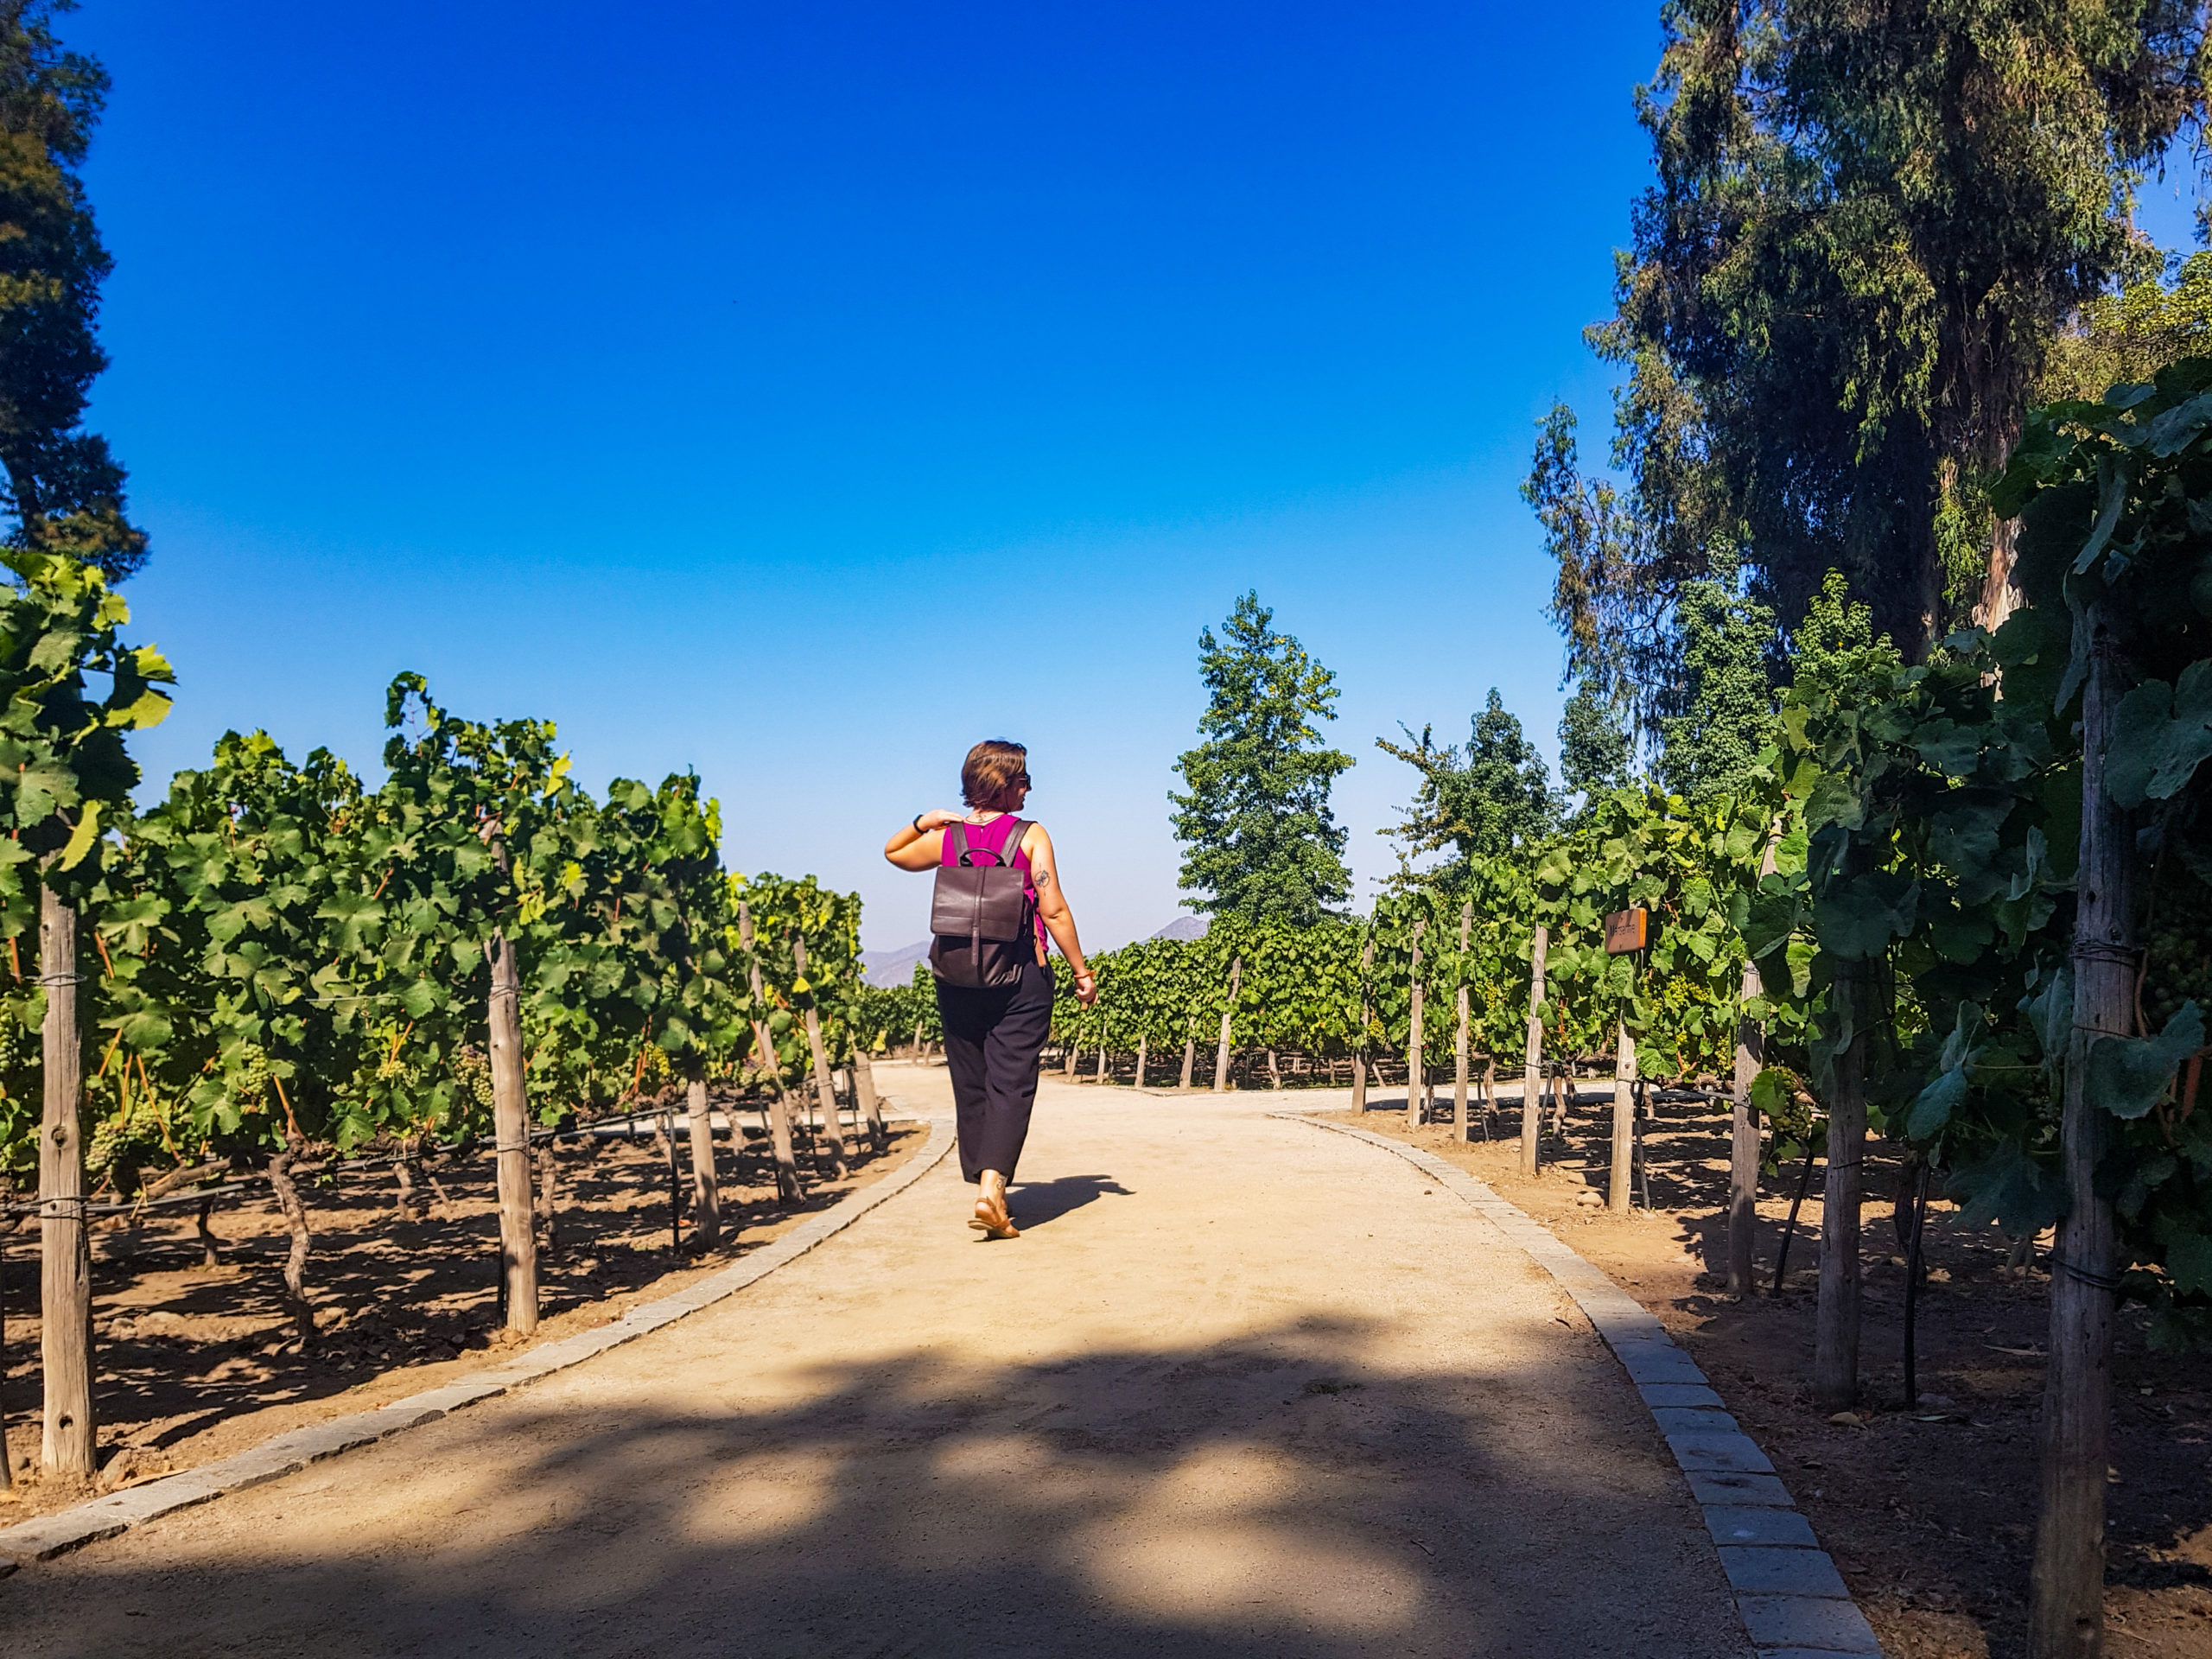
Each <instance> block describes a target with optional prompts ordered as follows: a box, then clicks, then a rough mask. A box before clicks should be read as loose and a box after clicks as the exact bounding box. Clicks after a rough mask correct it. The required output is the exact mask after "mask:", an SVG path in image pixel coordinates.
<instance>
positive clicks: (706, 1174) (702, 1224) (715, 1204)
mask: <svg viewBox="0 0 2212 1659" xmlns="http://www.w3.org/2000/svg"><path fill="white" fill-rule="evenodd" d="M683 1116H684V1117H685V1118H686V1119H687V1120H688V1121H689V1122H690V1128H691V1238H692V1242H693V1243H695V1244H696V1246H697V1247H698V1248H699V1249H702V1250H711V1249H714V1248H715V1244H716V1243H719V1242H720V1240H721V1235H722V1189H721V1178H720V1175H719V1173H718V1172H717V1171H716V1170H715V1123H714V1113H713V1109H712V1108H711V1107H710V1106H709V1104H708V1101H707V1063H706V1061H705V1060H704V1059H702V1058H700V1056H699V1055H698V1054H697V1053H696V1052H693V1053H687V1054H685V1055H684V1057H683Z"/></svg>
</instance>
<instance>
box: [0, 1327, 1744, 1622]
mask: <svg viewBox="0 0 2212 1659" xmlns="http://www.w3.org/2000/svg"><path fill="white" fill-rule="evenodd" d="M1547 1328H1548V1320H1546V1319H1543V1318H1542V1316H1541V1314H1533V1313H1532V1315H1531V1316H1530V1320H1529V1326H1528V1328H1527V1330H1525V1331H1523V1332H1520V1333H1519V1334H1518V1336H1517V1337H1516V1340H1515V1341H1514V1342H1513V1343H1511V1344H1488V1345H1485V1346H1483V1347H1481V1348H1480V1349H1478V1350H1470V1349H1466V1348H1461V1349H1459V1363H1456V1364H1455V1363H1448V1362H1446V1361H1444V1360H1443V1359H1442V1357H1440V1356H1438V1355H1436V1354H1434V1353H1433V1352H1432V1351H1428V1350H1427V1349H1425V1348H1423V1347H1421V1346H1420V1345H1418V1344H1416V1345H1414V1346H1412V1347H1408V1345H1407V1344H1406V1343H1405V1341H1404V1340H1403V1336H1404V1333H1403V1332H1391V1331H1389V1330H1386V1329H1384V1328H1383V1327H1382V1326H1380V1325H1362V1324H1356V1323H1349V1322H1345V1321H1342V1320H1327V1319H1319V1318H1306V1319H1295V1320H1290V1321H1286V1322H1282V1323H1278V1324H1276V1325H1274V1326H1272V1327H1270V1328H1267V1329H1263V1330H1260V1331H1255V1332H1251V1333H1249V1335H1246V1336H1243V1337H1242V1338H1237V1339H1236V1340H1234V1341H1230V1342H1223V1343H1217V1344H1185V1345H1181V1346H1178V1345H1175V1344H1173V1342H1172V1341H1161V1342H1159V1343H1147V1344H1132V1345H1125V1346H1122V1347H1121V1348H1118V1349H1113V1350H1104V1351H1102V1350H1089V1351H1082V1352H1078V1353H1074V1354H1067V1353H1058V1354H1054V1355H1052V1356H1050V1357H1040V1358H1039V1359H1036V1360H1033V1361H1032V1362H1029V1363H1018V1364H1017V1363H1002V1362H1001V1363H994V1362H992V1361H990V1360H988V1359H977V1358H975V1357H969V1356H968V1355H967V1354H966V1352H965V1351H963V1350H959V1349H957V1348H950V1347H939V1346H932V1347H931V1348H928V1349H922V1350H913V1351H900V1352H898V1353H894V1354H892V1355H889V1356H886V1357H881V1358H878V1359H874V1360H871V1361H868V1362H865V1363H861V1362H855V1363H823V1364H819V1365H817V1366H816V1367H814V1368H812V1369H811V1370H802V1371H793V1370H781V1371H778V1370H773V1369H772V1368H771V1369H770V1370H766V1371H763V1372H761V1373H760V1376H761V1377H762V1378H764V1379H766V1381H763V1382H761V1383H756V1384H755V1386H756V1387H760V1386H773V1387H776V1388H779V1389H785V1390H791V1391H795V1397H789V1398H782V1399H775V1398H762V1397H760V1396H759V1395H747V1394H744V1393H740V1392H736V1391H734V1390H732V1391H729V1392H714V1391H708V1392H704V1393H702V1394H701V1395H696V1396H695V1397H692V1398H689V1399H687V1398H685V1397H683V1395H680V1394H677V1393H671V1391H670V1390H668V1389H665V1388H659V1387H655V1388H650V1389H645V1391H644V1392H641V1393H620V1392H617V1391H615V1390H613V1389H604V1388H601V1389H591V1388H587V1387H582V1386H578V1387H576V1388H575V1389H573V1391H572V1392H569V1393H568V1394H566V1395H563V1394H560V1393H558V1392H551V1393H549V1394H546V1395H536V1396H533V1395H522V1396H520V1397H518V1398H517V1399H516V1400H514V1401H512V1402H499V1403H496V1404H493V1405H487V1406H486V1407H483V1408H480V1410H479V1411H475V1412H471V1413H468V1414H463V1415H461V1416H457V1417H454V1418H449V1419H447V1420H445V1421H442V1422H439V1423H435V1424H432V1425H430V1426H429V1427H425V1428H423V1429H421V1430H418V1431H416V1432H415V1433H412V1434H410V1435H407V1436H404V1437H401V1438H400V1439H397V1440H392V1441H389V1442H386V1443H385V1445H383V1446H378V1447H376V1448H373V1449H371V1450H367V1451H365V1452H360V1453H357V1454H354V1455H353V1456H352V1457H349V1458H347V1459H345V1460H344V1462H343V1463H340V1464H335V1465H320V1466H318V1467H316V1468H313V1469H309V1470H307V1471H302V1473H300V1474H298V1475H296V1476H293V1477H290V1478H287V1479H285V1480H283V1481H278V1482H275V1483H272V1484H270V1485H269V1486H266V1487H264V1488H260V1489H258V1490H257V1491H251V1492H247V1493H244V1494H241V1495H239V1496H238V1497H234V1498H231V1499H226V1500H224V1501H223V1502H222V1503H219V1504H217V1505H213V1506H211V1507H210V1508H208V1509H206V1510H197V1511H193V1512H191V1513H189V1514H187V1515H183V1516H176V1517H174V1518H172V1519H171V1520H169V1521H167V1522H158V1523H156V1524H155V1525H154V1526H152V1527H150V1528H149V1529H146V1530H145V1531H143V1532H141V1533H136V1534H131V1535H125V1536H124V1537H123V1538H120V1539H118V1540H114V1541H111V1542H108V1543H105V1544H98V1545H94V1546H92V1547H91V1548H87V1549H86V1551H84V1552H83V1553H82V1554H78V1555H75V1556H72V1557H67V1558H64V1559H63V1560H59V1561H55V1562H52V1563H48V1564H45V1565H43V1566H41V1567H35V1568H33V1569H30V1570H29V1571H26V1572H24V1573H20V1574H18V1575H17V1576H16V1578H15V1579H14V1580H12V1581H10V1583H8V1584H7V1585H6V1586H5V1587H4V1589H0V1622H4V1625H5V1628H6V1629H7V1630H8V1650H9V1653H10V1656H11V1659H51V1656H72V1659H73V1656H79V1655H82V1656H87V1659H90V1656H94V1655H97V1656H100V1659H132V1656H149V1659H150V1656H156V1655H158V1656H162V1659H196V1656H200V1655H213V1654H218V1653H220V1654H226V1655H239V1654H244V1655H256V1656H258V1655H268V1656H277V1655H284V1656H292V1655H298V1654H303V1653H305V1654H314V1655H315V1656H317V1659H353V1656H362V1659H367V1656H377V1659H385V1656H396V1655H414V1654H436V1655H442V1654H455V1653H468V1654H472V1655H479V1656H486V1659H506V1656H514V1659H524V1656H529V1659H539V1656H547V1655H601V1654H604V1655H639V1656H645V1655H651V1656H653V1659H677V1656H690V1655H705V1654H713V1655H716V1656H721V1655H727V1654H743V1655H746V1656H747V1659H832V1656H836V1659H893V1656H917V1659H919V1656H936V1655H960V1656H963V1659H967V1656H977V1659H986V1656H988V1659H1001V1656H1039V1659H1045V1656H1052V1659H1061V1656H1100V1659H1104V1656H1116V1659H1118V1656H1127V1655H1145V1656H1163V1659H1197V1656H1208V1659H1211V1656H1222V1659H1262V1656H1266V1659H1353V1656H1364V1655H1370V1654H1372V1655H1381V1654H1390V1655H1394V1656H1396V1655H1420V1656H1436V1659H1443V1656H1447V1655H1448V1656H1453V1659H1458V1656H1464V1655H1466V1654H1470V1653H1480V1654H1484V1655H1491V1656H1507V1655H1517V1656H1525V1659H1542V1656H1549V1655H1559V1654H1573V1655H1576V1656H1591V1659H1604V1656H1621V1659H1627V1656H1636V1659H1656V1656H1665V1659H1748V1655H1749V1653H1750V1649H1749V1646H1748V1644H1747V1643H1745V1640H1744V1637H1743V1634H1742V1631H1741V1629H1740V1626H1739V1625H1738V1624H1737V1621H1736V1616H1735V1613H1734V1611H1733V1608H1732V1604H1731V1602H1730V1600H1729V1598H1728V1596H1727V1594H1726V1588H1725V1586H1724V1584H1723V1582H1722V1579H1721V1574H1720V1571H1719V1561H1718V1560H1717V1558H1716V1556H1715V1555H1714V1553H1713V1547H1712V1544H1711V1543H1710V1541H1708V1540H1707V1536H1706V1535H1705V1531H1704V1529H1703V1527H1702V1525H1701V1524H1700V1519H1699V1515H1698V1511H1697V1510H1696V1508H1695V1506H1694V1504H1692V1503H1690V1502H1689V1500H1688V1493H1687V1491H1684V1490H1683V1487H1682V1483H1681V1477H1680V1475H1679V1474H1677V1473H1676V1472H1675V1471H1674V1469H1673V1468H1672V1467H1671V1466H1670V1465H1669V1464H1668V1463H1667V1461H1666V1459H1665V1457H1664V1454H1663V1452H1662V1450H1661V1448H1660V1447H1659V1446H1658V1444H1657V1441H1656V1436H1655V1435H1654V1434H1653V1433H1651V1430H1650V1426H1649V1421H1648V1419H1647V1420H1644V1421H1641V1422H1639V1421H1637V1419H1638V1417H1639V1416H1640V1415H1641V1414H1640V1412H1637V1411H1636V1410H1634V1409H1633V1397H1632V1396H1631V1395H1630V1394H1629V1392H1628V1390H1627V1388H1626V1386H1625V1384H1624V1383H1623V1382H1622V1381H1621V1379H1620V1378H1619V1376H1618V1373H1617V1371H1616V1370H1615V1369H1614V1367H1613V1366H1612V1363H1611V1360H1610V1359H1609V1358H1607V1357H1605V1355H1604V1354H1603V1352H1602V1351H1600V1350H1598V1349H1597V1348H1596V1347H1595V1344H1569V1345H1567V1346H1566V1347H1561V1346H1560V1345H1558V1344H1557V1342H1556V1341H1552V1342H1546V1341H1541V1340H1539V1339H1538V1338H1537V1337H1536V1334H1535V1333H1536V1332H1541V1331H1543V1330H1545V1329H1547ZM736 1351H738V1350H735V1349H734V1350H733V1352H736ZM1470 1356H1473V1357H1470ZM711 1358H712V1356H711V1355H709V1359H711ZM560 1386H561V1385H558V1384H549V1385H548V1389H549V1390H558V1389H559V1388H560Z"/></svg>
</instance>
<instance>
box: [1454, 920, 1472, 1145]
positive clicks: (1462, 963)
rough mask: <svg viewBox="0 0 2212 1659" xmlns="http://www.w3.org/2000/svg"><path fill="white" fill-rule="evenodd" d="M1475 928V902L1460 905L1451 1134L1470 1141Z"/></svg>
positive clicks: (1455, 1138) (1461, 1139)
mask: <svg viewBox="0 0 2212 1659" xmlns="http://www.w3.org/2000/svg"><path fill="white" fill-rule="evenodd" d="M1474 925H1475V901H1474V900H1473V899H1468V900H1467V902H1466V903H1465V904H1464V905H1462V906H1459V1026H1458V1027H1457V1028H1456V1029H1455V1030H1454V1032H1453V1033H1452V1138H1453V1139H1454V1140H1458V1141H1465V1139H1466V1138H1467V966H1466V963H1467V939H1468V937H1469V935H1470V934H1471V932H1472V931H1473V929H1474Z"/></svg>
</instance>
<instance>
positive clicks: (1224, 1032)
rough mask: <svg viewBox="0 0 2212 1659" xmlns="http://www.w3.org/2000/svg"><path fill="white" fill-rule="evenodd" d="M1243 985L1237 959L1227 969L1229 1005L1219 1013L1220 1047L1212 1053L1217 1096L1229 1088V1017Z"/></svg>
mask: <svg viewBox="0 0 2212 1659" xmlns="http://www.w3.org/2000/svg"><path fill="white" fill-rule="evenodd" d="M1243 984H1244V958H1243V957H1237V958H1236V960H1235V961H1234V962H1232V963H1230V967H1229V1003H1228V1006H1227V1007H1224V1008H1223V1009H1222V1011H1221V1046H1220V1047H1219V1048H1217V1049H1216V1050H1215V1051H1214V1057H1213V1091H1214V1093H1216V1094H1219V1093H1221V1092H1222V1090H1224V1089H1226V1088H1228V1087H1229V1016H1230V1014H1231V1013H1232V1012H1233V1011H1234V1010H1235V1008H1236V995H1237V993H1238V991H1240V990H1241V989H1242V988H1243Z"/></svg>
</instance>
